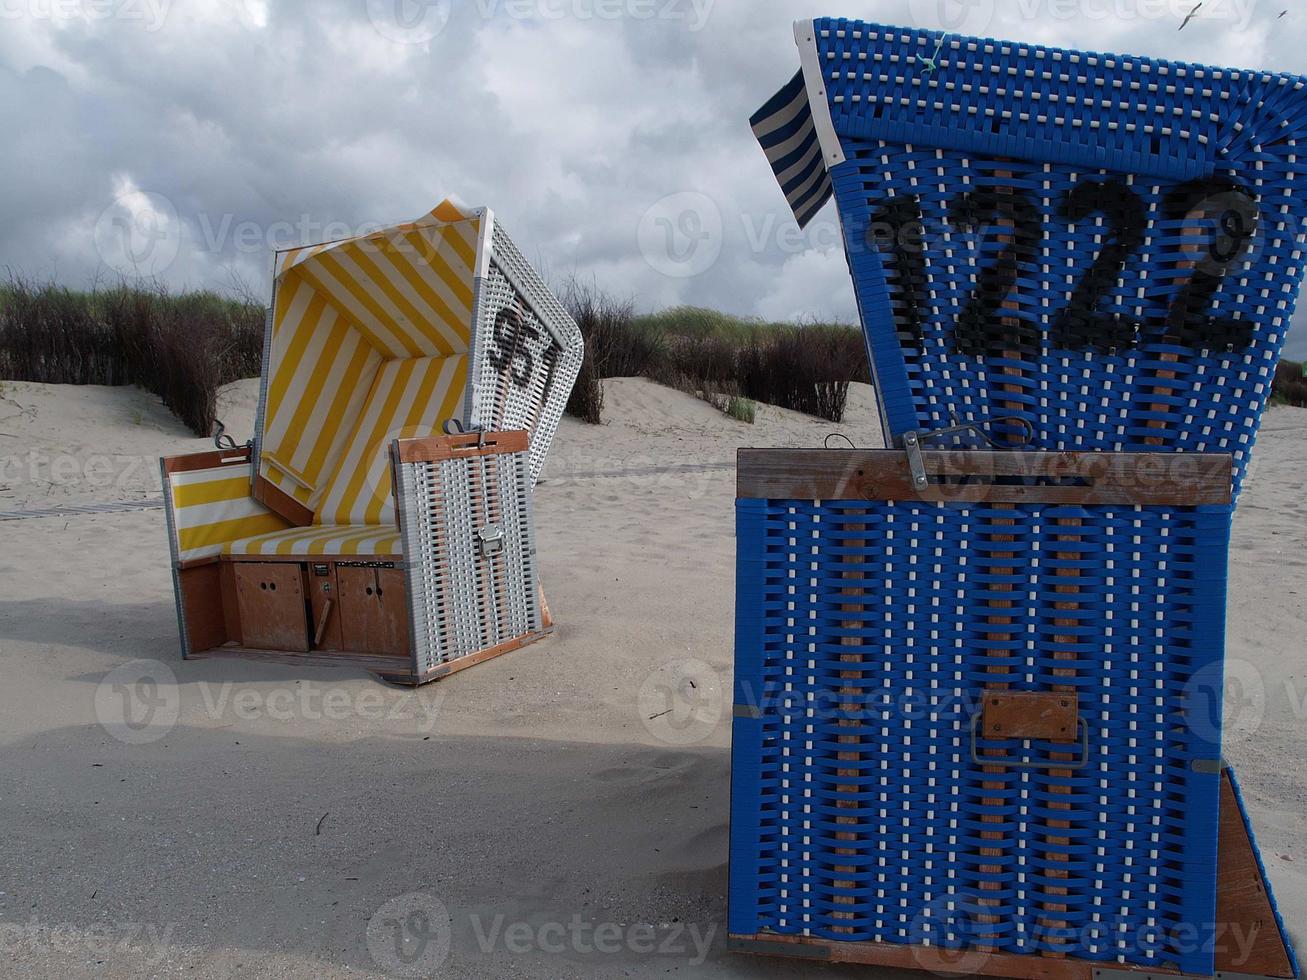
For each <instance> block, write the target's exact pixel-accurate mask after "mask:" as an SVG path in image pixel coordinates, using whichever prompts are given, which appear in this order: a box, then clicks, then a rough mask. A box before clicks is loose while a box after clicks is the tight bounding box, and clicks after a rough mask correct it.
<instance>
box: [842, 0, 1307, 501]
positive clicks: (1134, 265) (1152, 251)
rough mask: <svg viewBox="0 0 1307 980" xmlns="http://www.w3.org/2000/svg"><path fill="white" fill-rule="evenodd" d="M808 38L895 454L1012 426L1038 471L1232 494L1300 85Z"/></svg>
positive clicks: (926, 39) (1285, 242)
mask: <svg viewBox="0 0 1307 980" xmlns="http://www.w3.org/2000/svg"><path fill="white" fill-rule="evenodd" d="M816 24H817V28H818V33H817V47H818V54H819V62H820V64H821V70H822V80H823V82H824V84H825V86H826V89H827V92H828V100H829V108H830V112H831V119H832V123H833V125H834V128H835V131H836V133H837V135H838V137H839V141H840V145H841V147H842V149H843V152H844V154H845V161H844V162H843V163H841V164H838V165H836V166H835V167H833V168H832V170H831V178H832V182H833V184H834V190H835V197H836V201H837V203H838V207H839V212H840V218H841V222H842V225H843V229H844V237H845V244H846V248H847V251H848V256H849V263H850V267H851V269H852V273H853V278H854V284H855V289H856V293H857V298H858V303H859V308H860V311H861V316H862V321H863V324H864V327H865V329H866V331H867V334H868V344H869V347H870V349H871V353H872V360H873V366H874V369H875V372H876V375H877V381H878V383H879V387H880V391H881V397H882V400H883V405H884V408H885V412H886V417H887V421H888V424H889V428H890V430H891V432H892V433H893V435H895V436H901V435H902V434H903V433H905V432H907V431H911V430H914V429H932V428H939V427H942V426H946V425H948V424H950V422H951V419H952V415H953V414H954V413H956V415H957V416H958V417H959V418H960V419H962V420H965V421H985V420H987V419H993V418H996V417H1001V416H1011V415H1020V416H1023V417H1024V418H1025V419H1027V420H1028V421H1029V422H1030V423H1031V424H1032V425H1033V426H1034V429H1035V442H1034V448H1041V449H1094V450H1112V451H1132V450H1140V449H1153V450H1156V449H1158V448H1164V449H1171V450H1184V451H1191V452H1229V453H1231V454H1232V455H1233V456H1234V457H1235V484H1236V488H1237V487H1238V484H1239V483H1240V482H1241V480H1242V478H1243V474H1244V471H1245V469H1246V465H1247V459H1248V453H1249V451H1250V449H1251V447H1252V443H1253V439H1254V437H1255V435H1256V430H1257V424H1258V421H1259V419H1260V416H1261V413H1262V411H1263V409H1264V408H1265V405H1266V401H1267V399H1268V398H1269V395H1270V388H1271V379H1272V376H1273V374H1274V371H1275V365H1276V362H1277V361H1278V359H1279V354H1280V350H1281V347H1282V345H1283V342H1284V334H1285V330H1286V329H1287V327H1288V325H1289V321H1290V318H1291V316H1292V314H1293V309H1294V304H1295V301H1296V297H1297V293H1298V288H1299V285H1300V282H1301V278H1302V270H1303V263H1302V252H1301V236H1302V230H1303V227H1304V226H1303V221H1304V219H1305V218H1307V173H1305V172H1304V171H1307V167H1303V166H1302V165H1301V164H1300V163H1299V161H1298V160H1297V154H1298V153H1299V152H1300V149H1301V148H1302V147H1303V146H1307V143H1305V142H1304V138H1305V137H1307V86H1305V85H1304V81H1303V80H1302V79H1300V78H1296V77H1290V76H1284V75H1269V74H1263V73H1257V72H1239V71H1221V70H1215V69H1208V68H1201V67H1196V66H1191V65H1182V64H1176V63H1169V62H1161V61H1153V60H1150V59H1146V58H1122V57H1115V56H1110V55H1094V54H1084V53H1080V52H1072V51H1062V50H1058V49H1051V48H1044V47H1039V46H1033V45H1021V44H1009V43H1001V42H995V41H987V40H983V39H975V38H958V37H952V36H947V37H943V38H941V36H940V35H939V34H937V33H930V32H924V31H911V30H901V29H897V28H884V27H877V26H875V25H867V24H860V23H857V22H852V21H844V20H819V21H817V22H816ZM941 41H942V46H941ZM931 57H934V59H935V64H936V67H935V68H934V69H933V70H931V69H930V68H929V65H928V62H926V61H925V60H923V59H927V58H931Z"/></svg>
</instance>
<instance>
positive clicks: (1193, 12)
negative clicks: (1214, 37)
mask: <svg viewBox="0 0 1307 980" xmlns="http://www.w3.org/2000/svg"><path fill="white" fill-rule="evenodd" d="M1201 6H1202V4H1201V3H1200V4H1197V5H1196V6H1195V7H1194V9H1193V10H1191V11H1189V13H1188V15H1187V16H1186V17H1185V19H1184V23H1183V24H1181V25H1180V30H1182V31H1183V30H1184V29H1185V28H1186V27H1188V26H1189V22H1190V21H1191V20H1193V19H1194V18H1195V17H1197V16H1198V8H1199V7H1201ZM1286 13H1287V11H1286Z"/></svg>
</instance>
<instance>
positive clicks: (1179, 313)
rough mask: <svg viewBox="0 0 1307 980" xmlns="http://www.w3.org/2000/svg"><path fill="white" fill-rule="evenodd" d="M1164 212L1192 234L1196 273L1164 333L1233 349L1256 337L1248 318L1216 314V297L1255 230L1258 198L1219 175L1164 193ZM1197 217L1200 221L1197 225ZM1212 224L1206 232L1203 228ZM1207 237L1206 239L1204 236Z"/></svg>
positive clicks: (1174, 338) (1185, 340)
mask: <svg viewBox="0 0 1307 980" xmlns="http://www.w3.org/2000/svg"><path fill="white" fill-rule="evenodd" d="M1163 210H1164V211H1165V214H1166V217H1167V218H1169V219H1171V220H1172V221H1181V222H1184V224H1183V225H1182V226H1181V227H1182V229H1183V230H1184V231H1185V232H1189V231H1198V232H1199V234H1198V235H1195V236H1194V248H1193V253H1194V254H1193V258H1192V260H1190V261H1192V262H1194V263H1195V265H1194V271H1193V275H1192V276H1190V277H1189V279H1188V281H1187V282H1186V283H1185V284H1184V285H1183V286H1181V287H1180V295H1179V296H1177V297H1176V300H1175V302H1174V303H1173V304H1172V305H1171V309H1170V312H1169V313H1168V314H1167V317H1166V339H1168V340H1170V341H1171V342H1172V343H1178V344H1180V345H1181V346H1183V347H1195V348H1200V349H1227V350H1235V349H1239V348H1244V347H1247V346H1248V345H1249V344H1251V343H1252V340H1253V325H1252V323H1251V322H1250V321H1248V320H1235V319H1233V318H1231V317H1218V316H1213V315H1212V313H1211V312H1210V310H1211V306H1212V298H1213V296H1215V294H1216V291H1217V289H1219V288H1220V286H1221V280H1222V279H1224V278H1225V277H1226V276H1227V275H1228V274H1229V272H1230V269H1231V267H1233V266H1234V265H1235V264H1236V263H1237V262H1238V261H1239V259H1240V258H1242V256H1243V254H1244V253H1245V252H1246V251H1248V249H1249V247H1250V246H1251V244H1252V240H1253V236H1254V235H1256V234H1257V202H1256V200H1255V199H1254V198H1253V196H1252V195H1251V194H1249V193H1248V192H1247V191H1246V190H1244V189H1243V188H1242V187H1239V186H1237V185H1235V184H1232V183H1230V182H1229V181H1224V180H1220V179H1217V178H1208V179H1206V180H1195V181H1190V182H1189V183H1187V184H1181V185H1180V186H1179V187H1176V188H1174V189H1173V190H1172V191H1171V192H1170V193H1169V194H1167V195H1166V200H1165V201H1164V202H1163ZM1195 221H1197V222H1200V223H1201V224H1200V225H1198V226H1197V227H1195V224H1194V223H1195ZM1207 228H1211V229H1212V231H1211V233H1209V234H1207V235H1206V236H1203V235H1202V232H1203V231H1205V230H1206V229H1207ZM1204 239H1205V240H1204Z"/></svg>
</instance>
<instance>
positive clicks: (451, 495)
mask: <svg viewBox="0 0 1307 980" xmlns="http://www.w3.org/2000/svg"><path fill="white" fill-rule="evenodd" d="M397 471H398V480H399V487H398V490H399V499H400V502H401V508H402V513H403V522H402V531H403V533H404V547H405V559H406V565H407V567H408V578H409V600H410V602H411V604H412V607H413V613H412V619H413V639H414V650H415V653H416V668H417V672H418V674H419V675H420V674H423V673H426V672H429V671H431V670H434V669H436V668H438V667H440V666H442V665H444V664H447V663H449V662H450V661H453V660H458V659H460V658H462V657H467V656H470V655H472V654H474V653H477V652H479V651H481V650H485V649H488V648H490V647H495V646H498V645H500V644H502V643H507V642H509V641H511V640H515V639H517V638H519V637H522V636H525V635H527V634H529V633H532V632H536V631H538V630H539V629H540V628H541V618H540V600H539V593H538V590H537V587H536V585H537V581H536V567H535V532H534V526H533V523H532V514H531V491H530V486H531V479H530V458H529V455H528V454H527V453H526V452H516V453H500V454H494V455H488V456H474V457H470V458H462V459H451V460H442V461H440V462H434V463H432V462H418V463H402V464H400V465H399V466H398V467H397Z"/></svg>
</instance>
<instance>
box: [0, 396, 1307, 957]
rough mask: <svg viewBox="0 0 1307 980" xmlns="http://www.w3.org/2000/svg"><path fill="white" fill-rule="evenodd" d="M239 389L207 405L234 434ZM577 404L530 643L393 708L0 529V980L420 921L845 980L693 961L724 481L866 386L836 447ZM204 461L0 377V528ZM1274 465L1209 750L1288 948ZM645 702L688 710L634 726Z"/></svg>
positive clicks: (166, 432)
mask: <svg viewBox="0 0 1307 980" xmlns="http://www.w3.org/2000/svg"><path fill="white" fill-rule="evenodd" d="M256 388H257V385H256V383H255V382H241V383H239V384H237V385H234V386H232V387H231V388H229V389H228V390H227V391H226V392H224V396H223V400H222V407H221V410H220V413H219V414H220V415H221V416H222V417H223V419H224V421H225V422H226V423H227V426H228V429H229V431H231V432H232V433H233V434H234V435H236V437H237V438H238V440H242V439H243V438H244V437H246V436H247V435H248V434H249V433H250V432H251V431H252V428H253V417H254V404H255V398H256V394H257V390H256ZM607 412H608V415H609V416H610V418H611V421H610V422H609V423H608V424H605V425H603V426H599V427H591V426H585V425H581V424H579V423H576V422H575V421H573V420H570V419H569V420H565V421H564V424H563V426H562V428H561V430H560V434H559V438H558V441H557V443H556V444H555V451H554V454H553V456H552V457H551V459H550V462H549V465H548V468H547V470H546V472H545V479H544V482H543V483H542V484H541V486H540V488H539V489H538V491H537V504H536V510H537V521H538V525H539V545H540V549H541V555H542V574H543V577H544V582H545V586H546V589H547V591H548V595H549V600H550V605H551V607H552V608H553V611H554V614H555V616H556V618H557V620H558V632H557V634H556V635H555V636H554V637H552V638H550V639H549V640H547V641H545V642H543V643H541V644H537V645H535V646H534V647H531V648H528V649H526V650H523V651H520V652H518V653H516V654H513V655H510V656H506V657H502V658H500V659H498V660H495V661H492V662H489V663H487V664H484V665H482V666H480V667H478V668H476V669H474V670H469V671H466V672H464V673H461V674H458V675H455V676H454V677H451V678H449V679H448V680H446V681H444V682H441V683H438V684H434V685H429V686H427V687H425V688H422V689H421V690H419V691H417V692H409V691H404V690H399V689H395V688H390V687H387V686H384V685H381V684H379V683H378V682H376V681H375V680H373V679H372V678H371V677H369V676H367V675H364V674H360V673H356V672H349V671H340V670H324V669H319V670H302V671H301V670H293V669H290V668H284V667H275V666H262V665H255V664H248V663H237V662H217V661H199V662H193V663H183V662H181V661H180V660H179V659H178V655H177V647H176V637H175V620H174V616H173V610H172V591H171V584H170V579H169V573H168V567H167V562H168V550H167V544H166V540H165V535H164V529H163V516H162V513H161V512H160V511H158V510H145V511H139V512H133V513H118V514H105V515H83V516H69V517H57V518H46V519H41V520H30V519H29V520H21V521H5V522H0V542H2V545H0V671H3V677H4V685H3V688H2V689H0V690H2V691H3V693H2V694H0V815H2V817H0V819H2V820H3V826H4V828H5V830H6V844H7V845H9V846H6V847H4V848H3V849H0V951H3V955H0V974H3V975H13V976H17V975H24V976H66V977H77V976H91V975H95V976H110V977H127V976H136V975H140V974H142V973H144V974H149V975H158V976H172V975H186V976H206V977H207V976H215V977H228V976H235V975H273V974H275V975H278V976H288V977H299V976H303V977H309V976H314V977H337V976H340V977H343V976H383V975H386V973H387V971H389V972H391V973H395V972H396V971H397V970H398V971H400V972H402V971H403V969H404V964H403V963H398V964H397V963H395V962H391V961H389V960H387V959H386V955H385V952H384V949H383V950H382V955H381V956H380V958H378V956H377V955H376V946H377V943H376V941H375V940H376V939H377V935H378V930H381V931H382V932H384V929H385V928H386V923H387V922H388V921H389V920H390V919H391V918H393V917H394V916H395V915H400V914H407V912H408V911H411V910H412V908H413V907H417V908H420V909H421V908H427V909H435V910H436V911H437V912H440V911H444V912H447V913H448V914H449V916H450V919H451V920H452V927H451V932H450V935H449V936H448V937H443V936H437V937H435V939H434V940H433V941H434V942H436V945H437V947H439V946H440V943H441V942H445V941H447V942H448V944H449V946H450V952H449V954H448V957H447V958H446V959H444V960H443V964H442V966H441V969H442V970H443V971H444V972H443V973H440V974H438V975H449V976H486V977H492V976H493V977H501V976H540V977H563V976H596V977H599V976H602V977H610V976H620V975H630V976H654V975H658V976H664V975H669V974H670V975H678V976H739V977H746V976H775V977H780V976H794V975H796V974H797V975H802V976H813V977H818V976H820V977H827V976H829V977H834V976H853V975H855V971H852V970H848V971H845V970H839V969H831V968H821V967H816V966H801V967H797V968H796V967H795V966H794V965H793V964H788V963H775V962H770V961H764V960H756V959H746V958H742V957H738V956H732V955H728V954H727V953H726V952H725V951H724V949H723V938H724V935H723V934H724V929H725V926H724V916H725V898H724V895H725V862H726V852H727V847H726V816H727V795H728V772H729V757H728V752H727V746H728V745H729V713H730V712H729V705H728V702H729V682H730V667H731V638H732V628H733V626H732V609H733V595H732V589H733V571H734V543H733V523H732V522H733V459H734V451H735V449H736V448H737V447H740V446H745V445H794V446H812V445H820V444H821V441H822V439H823V438H824V436H825V435H826V434H827V433H829V432H830V431H832V430H834V429H839V430H840V431H842V432H845V433H846V434H847V435H848V437H849V438H850V439H851V440H852V441H853V442H854V443H856V444H857V445H862V446H875V445H879V444H880V430H879V425H878V424H877V421H876V417H875V411H874V399H873V397H872V394H871V392H870V390H868V389H866V388H864V387H855V389H854V391H853V392H852V394H851V399H850V412H849V421H848V422H847V423H846V424H844V425H841V426H838V427H836V426H831V425H830V424H828V423H824V422H821V421H819V420H815V419H811V418H808V417H805V416H800V415H797V414H795V413H791V412H785V411H782V410H780V409H775V408H770V407H765V406H764V407H761V408H760V410H759V416H758V421H757V423H756V424H755V425H752V426H750V425H746V424H743V423H739V422H734V421H732V420H730V419H727V418H725V417H723V416H722V415H721V414H720V413H719V412H717V411H716V410H714V409H712V408H711V407H709V406H707V405H705V404H704V403H702V402H699V401H697V400H695V399H693V398H691V397H689V396H687V395H684V394H682V393H679V392H675V391H670V390H668V389H664V388H661V387H659V386H657V385H653V384H651V383H649V382H647V381H643V380H638V379H620V380H615V381H612V382H610V383H608V385H607ZM204 448H206V441H205V440H199V439H195V438H193V437H192V436H191V435H190V434H189V433H188V432H186V431H185V430H184V429H183V428H182V427H181V426H180V424H179V423H177V422H176V420H174V419H173V418H172V417H171V416H170V415H169V414H168V413H167V412H165V411H164V410H163V409H161V408H160V407H159V406H158V404H157V401H156V400H155V399H153V398H152V397H150V396H148V395H145V394H143V393H141V392H138V391H134V390H129V389H104V388H64V387H58V386H42V385H26V384H16V383H10V382H5V383H4V384H3V390H2V391H0V462H4V463H5V464H6V465H5V468H4V469H2V470H0V511H13V510H19V509H29V510H30V509H37V508H50V507H62V506H70V505H76V504H81V503H87V502H105V501H140V500H146V499H149V498H152V497H157V496H158V495H159V489H158V484H157V464H156V457H157V456H158V455H160V454H163V453H175V452H187V451H198V450H201V449H204ZM1304 466H1307V410H1293V409H1277V410H1273V411H1271V412H1270V413H1269V414H1268V416H1267V419H1266V424H1265V428H1264V434H1263V436H1262V439H1261V441H1260V443H1259V447H1258V454H1257V464H1256V469H1255V472H1254V474H1253V477H1252V479H1251V481H1250V484H1249V485H1248V487H1247V490H1246V491H1245V495H1244V499H1243V501H1242V503H1241V509H1240V513H1239V517H1238V519H1237V520H1236V529H1235V539H1234V554H1233V559H1232V582H1231V592H1230V622H1229V638H1230V657H1231V665H1232V671H1234V672H1235V673H1236V676H1238V677H1239V678H1240V679H1241V682H1242V683H1243V690H1244V693H1245V694H1246V695H1247V696H1246V697H1245V698H1244V699H1243V700H1242V701H1241V703H1240V705H1239V706H1238V708H1237V710H1236V711H1235V716H1234V718H1233V720H1232V724H1231V734H1230V737H1229V739H1228V748H1227V754H1228V755H1229V756H1230V758H1231V759H1232V760H1233V761H1234V762H1235V763H1236V765H1237V766H1238V768H1239V771H1240V774H1241V776H1242V778H1243V782H1244V789H1245V793H1246V795H1247V797H1248V801H1249V804H1250V806H1251V807H1252V809H1253V815H1254V819H1255V821H1256V823H1257V826H1258V828H1259V830H1260V834H1261V843H1262V846H1263V850H1264V852H1265V857H1266V859H1267V863H1268V865H1269V868H1270V873H1271V875H1272V878H1273V881H1274V884H1275V886H1276V887H1277V890H1278V892H1279V897H1280V901H1281V904H1282V907H1283V909H1284V912H1285V915H1286V918H1287V919H1288V921H1289V923H1290V925H1291V927H1293V926H1294V925H1295V924H1297V923H1302V922H1304V921H1307V871H1304V869H1305V868H1307V815H1305V814H1307V764H1305V763H1307V750H1305V749H1304V741H1303V737H1302V730H1303V729H1302V725H1303V721H1302V719H1303V718H1304V714H1305V712H1304V708H1303V701H1304V700H1307V649H1305V647H1304V643H1303V641H1302V637H1303V636H1304V635H1305V634H1307V628H1305V626H1307V616H1305V615H1304V609H1305V608H1307V605H1305V604H1304V599H1303V597H1304V596H1307V557H1304V556H1307V510H1305V508H1307V503H1305V502H1304V500H1303V497H1302V485H1303V480H1302V474H1303V472H1304ZM106 473H107V474H109V475H108V476H107V477H106V476H105V474H106ZM137 658H146V659H149V660H155V661H159V662H161V663H163V664H165V665H166V667H167V669H168V670H171V671H172V673H173V674H174V675H175V677H176V680H177V686H176V687H175V688H167V689H166V690H163V691H162V692H161V698H163V700H164V701H165V702H166V704H165V706H164V707H165V712H172V713H173V715H175V719H176V720H175V724H172V725H171V726H169V727H167V731H166V735H163V736H162V737H160V738H157V739H155V740H153V741H149V742H148V743H146V744H139V745H129V744H125V743H124V742H123V741H121V740H119V739H117V738H115V737H113V736H112V735H111V734H110V733H109V732H108V731H106V729H105V728H104V727H103V726H102V725H101V724H100V723H99V719H101V718H102V717H103V711H104V708H103V698H104V697H105V696H106V695H105V689H104V686H103V685H101V681H102V680H103V679H104V678H105V677H106V675H107V674H109V672H110V671H112V670H114V669H115V668H117V667H119V666H120V665H122V664H125V663H127V662H129V661H133V660H135V659H137ZM687 681H693V682H694V687H693V688H690V687H688V686H687V683H686V682H687ZM669 689H677V690H681V691H691V690H692V691H694V692H695V693H694V694H693V696H692V697H693V700H691V701H688V702H685V701H681V702H677V703H676V706H675V710H673V711H672V712H671V713H670V714H660V712H661V711H662V710H663V708H664V706H665V705H666V704H667V703H668V702H667V691H668V690H669ZM97 698H99V699H100V701H99V702H97ZM97 703H99V704H100V711H99V714H97ZM655 715H656V716H657V717H652V718H651V716H655ZM170 717H171V716H170ZM324 814H325V815H326V816H325V818H324ZM319 821H321V823H320V824H319ZM414 894H416V895H419V896H423V897H421V898H418V899H406V898H405V897H406V896H410V895H414ZM406 902H407V904H405V903H406ZM414 902H416V903H417V906H414V904H413V903H414ZM423 903H426V904H425V905H423ZM501 916H502V918H500V917H501ZM574 917H578V918H577V919H576V922H577V923H579V925H578V926H576V927H575V928H574V927H572V926H571V925H570V924H571V923H572V922H573V919H574ZM370 923H371V925H372V932H371V933H370V932H369V925H370ZM595 923H608V924H611V929H609V930H608V931H609V933H611V934H612V935H615V936H618V937H619V938H617V939H615V940H613V943H612V946H611V947H609V946H608V945H607V944H605V948H612V949H613V951H612V952H602V951H595V949H594V945H595V944H594V942H593V940H594V936H593V929H592V928H591V927H592V926H593V924H595ZM640 923H645V924H648V925H649V926H650V927H651V929H652V932H653V934H654V936H655V939H656V942H655V944H654V945H655V951H653V952H646V951H644V950H645V948H646V944H645V943H644V938H643V937H644V932H643V931H642V930H640V929H635V930H634V931H633V927H634V926H635V925H636V924H640ZM551 924H556V926H557V927H556V928H555V927H554V926H552V925H551ZM370 935H371V936H372V938H373V939H374V943H373V945H372V947H370V946H369V941H368V940H369V936H370ZM510 935H511V936H514V937H518V939H521V941H520V942H519V941H516V940H513V939H510V938H509V936H510ZM560 935H561V936H562V937H563V938H562V939H561V940H560V939H558V937H559V936H560ZM587 937H589V938H587ZM696 943H698V944H699V945H696ZM704 943H706V944H707V945H706V952H705V953H700V952H699V951H698V950H699V946H700V945H702V944H704ZM382 945H383V946H384V943H383V944H382ZM560 946H561V951H558V950H559V948H560ZM659 949H661V950H662V951H661V952H660V951H658V950H659ZM413 952H414V954H415V955H416V954H417V952H419V951H413ZM420 965H421V962H420V958H419V962H418V963H417V966H420ZM857 975H866V974H865V973H861V974H857ZM882 975H886V976H889V974H882Z"/></svg>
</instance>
